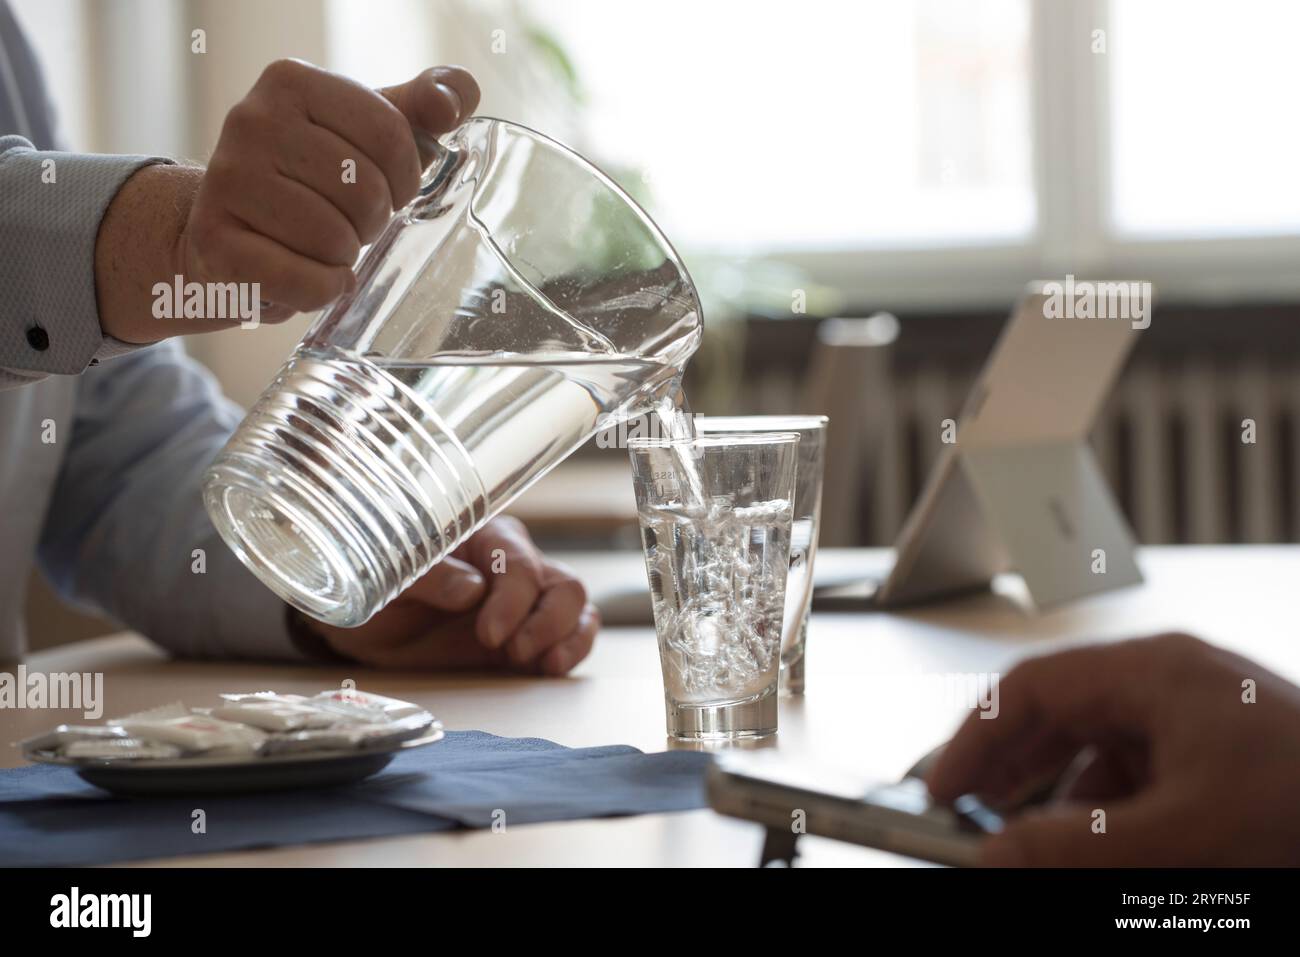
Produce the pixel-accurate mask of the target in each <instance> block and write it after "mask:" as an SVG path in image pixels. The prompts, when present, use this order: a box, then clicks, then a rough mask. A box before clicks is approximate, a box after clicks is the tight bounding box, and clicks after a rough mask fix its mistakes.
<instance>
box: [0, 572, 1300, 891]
mask: <svg viewBox="0 0 1300 957" xmlns="http://www.w3.org/2000/svg"><path fill="white" fill-rule="evenodd" d="M571 558H572V560H571V564H573V565H574V566H575V567H577V568H578V569H579V571H580V572H582V573H583V575H584V577H585V578H586V579H587V580H588V582H589V583H590V585H591V587H592V591H593V593H595V594H600V593H601V592H602V591H604V590H607V589H609V588H617V587H627V586H634V585H637V584H638V583H640V584H644V570H643V567H642V566H641V564H640V557H639V556H638V555H636V554H626V555H624V554H618V555H612V556H611V555H603V554H602V555H596V554H590V553H588V554H579V555H575V556H571ZM888 560H889V555H888V553H887V552H885V551H880V550H859V551H847V550H846V551H834V550H827V551H825V552H823V553H822V554H821V555H819V556H818V571H819V577H823V575H824V576H826V577H837V576H839V575H842V574H844V573H845V572H847V571H857V570H862V571H863V572H873V571H874V572H878V571H880V570H882V569H883V568H885V567H887V563H888ZM1140 563H1141V565H1142V568H1143V570H1144V572H1145V573H1146V575H1147V579H1148V580H1147V583H1146V584H1145V585H1142V586H1138V587H1135V588H1130V589H1126V590H1123V591H1117V592H1113V593H1110V594H1107V595H1102V596H1098V597H1096V598H1093V599H1091V600H1088V601H1084V602H1081V603H1078V604H1075V605H1072V606H1069V607H1066V608H1063V609H1060V610H1056V611H1053V612H1050V613H1046V614H1040V615H1034V614H1030V613H1027V612H1026V611H1025V610H1024V609H1023V607H1022V606H1021V604H1020V603H1019V602H1018V600H1017V598H1016V596H1015V595H1016V593H1015V588H1014V582H1010V583H1001V584H1003V585H1006V586H1007V587H1004V588H1001V589H1000V593H998V594H988V595H982V596H976V597H972V598H967V599H962V600H959V601H954V602H948V603H944V604H941V605H935V606H932V607H929V608H926V609H922V610H911V611H908V612H906V613H884V612H864V613H852V614H833V615H832V614H818V615H815V616H814V619H813V622H812V625H811V630H810V638H809V653H808V671H807V678H808V694H807V695H806V696H805V697H804V698H802V699H785V700H783V702H782V711H781V718H780V721H781V731H780V733H779V734H778V735H776V736H775V737H774V738H773V739H772V740H771V741H770V742H769V743H768V745H767V746H771V747H777V748H780V749H782V750H789V751H791V752H796V753H805V754H808V755H810V756H812V757H813V758H814V759H815V760H818V761H824V762H827V763H831V764H837V765H842V766H850V767H854V768H856V769H860V770H863V771H867V772H870V773H872V774H875V775H879V776H881V777H884V778H891V779H892V778H896V777H897V776H898V775H900V774H901V773H902V772H903V771H905V770H906V768H908V767H909V766H910V765H911V763H912V762H913V761H914V760H915V759H916V758H917V757H919V756H920V755H921V754H923V753H924V752H925V751H927V750H928V749H929V748H931V747H933V746H934V745H936V744H938V743H940V742H941V741H942V740H944V739H945V738H946V736H947V735H948V734H949V732H950V731H951V730H952V728H953V727H954V726H955V725H956V723H957V722H958V721H959V720H960V718H961V716H962V713H963V712H962V707H961V705H960V704H959V703H958V702H956V701H953V700H950V698H951V696H944V695H942V694H936V693H935V689H936V688H937V687H938V686H939V685H940V684H941V683H942V682H941V680H936V679H942V677H943V676H945V675H949V674H957V673H971V672H983V673H1003V674H1004V673H1005V672H1006V671H1007V669H1009V668H1010V667H1011V665H1012V664H1013V663H1014V662H1015V661H1016V660H1018V659H1020V658H1022V657H1024V656H1027V655H1032V654H1039V653H1043V652H1046V651H1049V650H1051V649H1053V648H1058V647H1062V646H1064V645H1066V644H1069V643H1072V642H1079V641H1086V640H1109V639H1115V638H1120V637H1126V636H1130V635H1136V634H1143V633H1149V632H1154V631H1160V630H1169V629H1181V630H1186V631H1191V632H1193V633H1195V634H1199V635H1201V636H1202V637H1205V638H1207V639H1209V640H1212V641H1215V642H1217V643H1219V644H1223V645H1226V646H1230V647H1232V648H1234V649H1236V650H1238V651H1240V652H1242V653H1244V654H1246V655H1248V656H1250V657H1252V658H1255V659H1256V660H1258V661H1260V662H1261V663H1263V664H1265V665H1267V666H1268V667H1270V668H1272V669H1273V670H1275V671H1277V672H1279V673H1281V674H1283V675H1285V676H1287V677H1289V678H1291V679H1292V680H1300V546H1276V547H1271V546H1243V547H1205V548H1200V547H1193V548H1150V549H1145V550H1143V552H1142V553H1141V556H1140ZM27 667H28V669H29V670H39V671H46V672H49V671H79V672H85V671H91V672H95V671H102V672H104V674H105V677H104V697H105V705H104V714H105V716H112V715H115V714H122V713H125V712H128V711H133V710H137V709H140V708H144V707H150V706H154V705H159V704H165V703H167V702H169V701H175V700H178V699H179V700H183V701H184V702H186V703H187V704H191V705H200V704H203V703H206V702H209V701H212V700H213V699H214V696H215V695H216V694H217V693H218V692H221V691H232V690H234V691H239V690H254V689H261V688H272V689H275V690H278V691H288V692H300V693H314V692H315V691H318V690H321V689H323V688H327V687H336V686H337V685H338V684H339V682H340V681H341V680H343V679H344V678H353V679H355V680H356V682H357V684H358V686H359V687H361V688H363V689H369V690H374V691H377V692H380V693H383V694H390V695H395V696H397V697H400V698H405V699H409V700H412V701H417V702H419V703H420V704H422V705H424V706H426V707H428V708H429V709H430V710H431V711H433V712H434V713H435V714H437V715H438V716H439V717H440V718H441V719H442V720H443V721H444V722H445V724H446V725H447V727H449V728H461V729H470V728H474V729H482V730H485V731H490V732H492V733H494V734H501V735H509V736H535V737H543V738H549V739H551V740H554V741H557V742H559V743H561V744H565V745H570V746H575V747H582V746H589V745H601V744H614V743H621V744H631V745H635V746H636V747H638V748H641V749H643V750H646V751H658V750H663V749H665V748H666V747H669V746H671V745H670V743H669V742H668V741H667V740H666V738H665V734H664V716H663V698H662V683H661V678H660V673H659V662H658V655H657V651H656V647H655V640H654V633H653V630H652V629H650V628H647V627H618V628H607V629H606V630H605V631H604V632H603V633H602V636H601V638H600V640H599V641H598V642H597V646H596V650H595V651H594V652H593V654H592V656H591V657H590V658H589V659H588V660H587V661H585V662H583V663H582V664H581V665H580V666H579V667H578V668H577V669H576V670H575V671H574V673H573V674H572V675H571V676H569V677H567V678H562V679H540V678H513V677H494V676H479V675H462V676H439V675H429V674H394V673H383V672H372V671H364V670H359V669H343V668H333V667H330V668H324V667H303V666H273V665H264V664H250V663H242V662H241V663H198V662H178V661H170V660H168V659H167V658H166V656H165V655H164V654H163V653H162V652H160V651H158V650H157V649H156V648H154V647H153V646H152V645H150V644H149V643H148V642H146V641H145V640H144V639H142V638H140V637H138V636H135V635H130V634H123V635H116V636H112V637H108V638H100V639H96V640H93V641H88V642H81V643H78V644H74V645H67V646H63V647H60V648H56V649H52V650H50V651H46V652H41V653H38V654H34V655H32V656H30V658H29V659H28V661H27ZM8 670H10V671H12V670H13V669H12V667H10V668H9V669H8ZM80 720H81V715H80V714H79V713H75V712H60V711H52V710H43V711H29V710H13V711H8V710H6V711H0V743H7V742H10V741H17V740H21V739H22V738H25V737H27V736H29V735H31V734H35V733H37V732H39V731H42V730H45V729H47V728H49V727H51V726H53V725H55V724H58V723H60V722H63V721H80ZM21 763H22V759H21V755H20V754H19V753H18V751H17V750H16V749H14V748H9V747H0V766H6V767H8V766H15V765H18V764H21ZM761 837H762V835H761V831H760V829H759V828H758V827H756V826H754V825H750V824H747V823H745V822H739V821H732V820H728V819H724V818H721V817H719V816H717V815H715V814H713V813H712V812H711V811H707V810H705V811H696V812H690V813H684V814H661V815H649V816H644V817H638V818H623V819H615V820H602V821H582V822H572V823H563V824H540V825H528V826H519V827H515V828H509V827H507V829H506V830H505V831H504V832H503V833H492V832H487V831H465V832H454V833H443V834H429V835H416V836H403V837H396V838H384V839H379V840H366V841H340V842H336V843H331V844H322V845H308V846H297V847H286V848H278V849H274V850H259V851H248V852H237V853H221V854H214V855H204V856H197V857H190V858H183V859H169V860H167V861H160V862H157V863H166V864H180V865H185V864H194V865H259V866H282V865H285V866H303V865H357V866H375V865H452V866H466V865H540V864H555V865H585V864H593V865H694V864H700V865H736V866H749V865H752V864H753V863H754V862H755V861H756V860H757V855H758V851H759V847H760V844H761ZM802 855H803V856H802V858H801V864H803V865H804V866H815V865H819V864H823V865H825V864H834V865H880V864H908V863H912V862H910V861H907V860H905V859H903V858H898V857H895V856H892V855H888V854H884V853H880V852H875V851H870V850H866V849H861V848H854V847H850V846H847V845H841V844H837V843H835V842H831V841H826V840H820V839H814V838H809V839H805V842H804V844H803V847H802Z"/></svg>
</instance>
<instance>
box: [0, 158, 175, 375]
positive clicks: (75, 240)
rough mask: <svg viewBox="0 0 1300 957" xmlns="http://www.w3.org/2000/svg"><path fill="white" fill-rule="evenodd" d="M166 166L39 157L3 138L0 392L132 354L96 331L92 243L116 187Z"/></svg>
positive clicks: (143, 161)
mask: <svg viewBox="0 0 1300 957" xmlns="http://www.w3.org/2000/svg"><path fill="white" fill-rule="evenodd" d="M170 162H171V160H168V159H164V158H162V157H157V156H153V157H151V156H107V155H98V154H93V153H63V152H58V151H55V150H37V149H33V148H32V144H31V143H29V142H28V141H27V140H25V139H24V138H23V137H21V136H0V289H3V290H4V300H3V303H2V304H0V388H12V387H14V386H19V385H23V384H25V383H27V382H30V381H32V380H33V379H37V378H40V377H42V376H45V375H49V374H56V375H76V374H77V373H79V372H81V371H82V370H83V369H85V368H86V367H87V366H88V365H91V364H92V363H96V362H98V361H99V360H101V359H106V358H110V357H112V356H114V355H118V354H121V353H122V352H125V351H128V350H129V348H130V347H129V346H126V345H125V344H123V343H120V342H118V341H117V340H115V339H113V338H112V337H110V336H106V335H104V333H103V332H102V331H101V329H100V325H99V307H98V304H97V302H96V298H95V240H96V238H97V237H98V235H99V223H100V220H102V219H103V218H104V213H105V211H106V210H107V209H108V206H109V204H110V203H111V202H112V201H113V197H114V196H116V195H117V192H118V190H119V189H121V188H122V184H123V183H125V182H126V181H127V180H128V179H130V178H131V176H132V174H134V173H135V172H136V170H138V169H140V168H141V167H143V166H148V165H150V164H153V163H170Z"/></svg>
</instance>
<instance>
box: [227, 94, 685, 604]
mask: <svg viewBox="0 0 1300 957" xmlns="http://www.w3.org/2000/svg"><path fill="white" fill-rule="evenodd" d="M433 152H434V159H433V162H432V163H431V164H430V166H429V168H428V169H427V171H426V172H425V175H424V178H423V180H422V183H421V188H420V191H419V194H418V195H417V196H416V198H415V199H414V200H412V202H411V203H410V204H409V205H408V206H407V207H406V208H405V209H403V210H401V211H400V212H398V213H397V214H395V215H394V216H393V219H392V221H391V222H390V223H389V224H388V226H387V227H386V229H385V230H384V232H383V234H382V235H381V236H380V237H379V239H377V240H376V241H375V243H374V245H373V246H372V247H371V248H370V250H369V251H368V252H367V254H366V255H365V257H364V258H363V259H362V261H361V264H360V266H359V267H358V270H357V287H356V289H355V291H353V292H352V293H350V294H348V295H346V296H345V297H343V298H342V299H340V300H338V301H337V302H336V303H334V305H333V306H331V307H330V308H329V309H328V311H326V312H325V313H324V314H323V315H322V316H321V317H320V318H319V319H318V320H317V321H316V322H315V323H314V324H313V325H312V327H311V328H310V329H309V330H308V332H307V334H306V335H305V336H304V337H303V340H302V342H301V344H300V345H299V346H298V348H297V349H296V350H295V351H294V353H293V354H292V356H290V358H289V360H288V362H286V363H285V365H284V366H283V368H281V370H280V371H279V373H278V374H277V375H276V377H275V379H274V381H272V383H271V384H270V385H269V386H268V387H267V389H266V391H265V392H263V393H262V395H261V397H260V398H259V399H258V400H257V402H256V404H255V405H254V406H253V408H252V410H251V411H250V412H249V413H248V416H247V417H246V418H245V419H244V421H243V422H242V423H241V424H240V426H239V428H238V429H237V430H236V431H235V433H234V435H232V436H231V438H230V441H229V442H228V443H227V444H226V446H225V448H224V449H223V450H222V451H221V453H220V454H219V455H218V456H217V458H216V460H215V461H214V462H213V464H212V466H211V467H210V468H209V469H208V471H207V473H206V474H205V476H204V483H203V498H204V504H205V505H206V507H207V510H208V514H209V515H210V516H211V517H212V521H213V522H214V524H215V525H216V527H217V530H218V531H219V532H220V534H221V536H222V538H223V539H225V541H226V543H227V544H229V545H230V547H231V548H232V549H233V550H234V551H235V553H236V554H237V555H238V556H239V558H240V559H241V560H242V561H243V562H244V564H245V565H247V566H248V567H249V568H250V569H251V570H252V571H253V572H254V573H255V574H256V575H257V576H258V577H259V578H260V579H261V580H262V581H263V582H265V583H266V585H267V586H268V587H270V588H271V589H272V590H273V591H275V592H276V593H277V594H278V595H280V596H281V597H282V598H284V600H285V601H287V602H289V603H290V604H291V605H293V606H294V607H296V608H298V609H300V610H301V611H303V612H305V613H306V614H308V615H311V616H312V617H314V618H317V619H319V620H321V621H325V622H329V623H331V624H335V625H341V626H355V625H359V624H361V623H362V622H364V621H366V620H367V619H368V618H370V617H371V616H372V615H373V614H374V613H375V612H377V611H378V610H379V609H380V608H382V607H383V606H384V605H385V604H387V603H388V602H389V601H390V600H391V599H392V598H394V597H395V596H396V595H397V594H398V593H400V592H401V591H403V590H404V589H405V588H406V587H407V586H409V585H410V584H411V583H412V582H413V581H415V580H416V579H417V578H419V577H420V576H421V575H423V574H424V573H425V572H427V571H428V570H429V568H430V567H432V566H433V565H434V564H435V563H436V562H438V561H439V560H440V559H441V558H442V557H443V556H444V555H446V554H448V553H449V552H451V551H452V550H453V549H455V548H456V547H457V546H458V545H460V543H461V542H462V541H464V540H465V539H466V538H467V537H468V536H469V535H471V534H472V533H473V532H474V531H475V530H476V529H478V528H479V527H480V526H481V525H482V524H483V523H484V522H486V521H487V520H488V519H489V518H491V517H492V516H493V515H495V514H497V513H498V512H500V511H501V510H502V509H503V508H505V507H506V506H507V505H508V504H509V503H510V502H511V501H512V500H513V499H514V498H515V497H516V496H518V495H519V494H520V493H521V492H523V491H524V490H525V489H526V488H528V486H529V485H531V484H532V483H533V482H534V481H536V480H537V479H538V478H540V477H541V476H542V475H544V474H545V473H546V472H547V471H548V470H550V469H551V468H552V467H553V466H555V465H556V464H558V463H559V462H560V461H561V460H563V459H564V458H565V457H566V456H567V455H569V453H571V452H573V451H574V450H575V449H577V448H578V446H580V445H582V444H583V442H585V441H586V440H587V439H588V438H590V437H591V436H592V435H593V434H594V433H595V432H596V431H597V425H600V426H602V427H604V426H607V425H609V424H610V422H611V420H613V421H617V420H618V419H619V418H621V417H627V416H632V415H637V414H640V413H642V412H645V411H647V410H648V409H649V408H651V407H652V406H653V405H654V404H656V403H657V402H658V401H659V399H660V398H661V397H662V396H663V395H665V394H667V393H669V392H671V391H672V390H674V389H676V388H677V386H678V383H679V380H680V377H681V372H682V368H683V366H684V364H685V362H686V360H687V358H688V357H689V356H690V355H691V354H692V353H693V352H694V351H695V348H696V346H697V345H698V343H699V338H700V334H701V327H700V321H701V319H700V317H701V311H700V304H699V299H698V297H697V295H696V292H695V288H694V285H693V284H692V282H691V279H690V276H689V275H688V274H687V272H686V268H685V267H684V266H683V265H682V263H681V260H680V259H679V257H678V256H677V254H676V252H675V251H674V250H673V248H672V247H671V246H670V245H669V243H668V240H667V239H666V238H664V236H663V234H662V233H660V231H659V230H658V228H657V227H656V226H655V225H654V223H653V222H651V221H650V218H649V217H648V216H647V215H646V214H645V213H644V212H643V211H642V210H641V209H640V207H638V206H637V205H636V203H635V202H633V201H632V199H631V198H629V197H628V196H627V194H626V193H624V192H623V190H621V189H620V188H619V187H618V186H617V185H615V184H614V183H613V182H612V181H611V180H610V179H609V178H608V177H607V176H605V175H604V174H603V173H601V172H600V171H599V170H598V169H596V168H595V167H594V166H592V165H591V164H590V163H588V162H587V161H586V160H584V159H583V158H582V157H580V156H578V155H577V154H576V153H574V152H572V151H571V150H569V149H567V148H566V147H564V146H562V145H560V144H559V143H556V142H555V141H553V140H551V139H548V138H547V137H545V136H542V135H541V134H539V133H536V132H533V131H532V130H529V129H526V128H524V127H522V126H518V125H516V124H514V123H508V122H505V121H502V120H494V119H488V118H474V119H471V120H469V121H467V122H466V123H464V124H462V125H461V126H460V127H459V128H457V129H456V130H454V131H452V132H451V133H448V134H446V135H445V136H444V137H443V138H442V139H441V140H440V141H439V142H438V143H437V144H434V149H433Z"/></svg>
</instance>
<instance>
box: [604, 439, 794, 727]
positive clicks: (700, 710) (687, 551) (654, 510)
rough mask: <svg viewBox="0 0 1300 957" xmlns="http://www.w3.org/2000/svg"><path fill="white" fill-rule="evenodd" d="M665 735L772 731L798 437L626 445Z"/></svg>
mask: <svg viewBox="0 0 1300 957" xmlns="http://www.w3.org/2000/svg"><path fill="white" fill-rule="evenodd" d="M628 451H629V454H630V455H631V459H632V476H633V484H634V487H635V491H636V500H637V512H638V517H639V519H640V524H641V540H642V544H643V546H644V549H645V563H646V573H647V576H648V578H649V580H650V592H651V597H652V599H653V605H654V619H655V633H656V636H657V638H658V642H659V659H660V663H661V664H662V666H663V676H664V704H665V710H666V715H667V724H668V733H669V735H671V736H673V737H678V738H715V739H716V738H753V737H761V736H763V735H768V734H772V733H773V732H775V731H776V729H777V676H778V674H779V672H780V666H781V628H782V612H783V609H784V606H785V598H786V576H787V574H788V572H789V567H790V527H791V520H792V518H793V514H794V511H793V501H794V492H795V470H796V466H797V463H798V452H799V436H798V434H797V433H794V432H775V433H766V434H762V435H754V434H750V435H726V434H715V435H697V436H696V437H694V438H672V439H649V438H647V439H639V438H638V439H631V440H629V441H628Z"/></svg>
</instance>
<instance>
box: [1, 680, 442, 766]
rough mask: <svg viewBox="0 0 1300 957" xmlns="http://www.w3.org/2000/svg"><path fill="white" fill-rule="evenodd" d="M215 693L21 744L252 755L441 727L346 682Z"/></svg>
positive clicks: (114, 755)
mask: <svg viewBox="0 0 1300 957" xmlns="http://www.w3.org/2000/svg"><path fill="white" fill-rule="evenodd" d="M220 697H221V703H220V704H218V705H216V706H214V707H211V708H187V707H186V706H185V705H183V704H181V703H180V702H177V703H175V704H169V705H164V706H162V707H160V708H153V709H151V710H149V711H141V712H139V713H137V714H132V715H127V716H126V717H124V718H116V719H113V720H110V721H107V722H105V723H104V724H102V725H68V724H62V725H59V726H58V727H57V728H55V729H54V730H53V731H49V732H46V733H45V734H41V735H37V736H36V737H34V738H28V739H27V740H26V741H24V742H22V747H23V750H24V752H25V753H28V754H30V753H32V752H36V751H40V752H44V753H46V754H53V755H57V756H60V757H65V758H71V759H91V760H95V759H99V760H104V759H108V760H131V761H148V760H160V759H175V758H186V757H199V756H201V757H233V758H239V757H247V758H250V759H254V758H259V757H270V756H274V755H281V754H290V753H302V752H313V751H321V752H325V751H329V752H337V751H349V750H357V749H362V748H364V749H374V748H381V747H387V746H396V745H397V744H399V743H401V742H402V741H407V740H410V739H412V738H417V737H420V736H422V735H424V734H426V733H427V732H429V731H432V730H433V729H435V728H436V727H440V725H439V724H438V722H437V720H436V719H435V718H434V716H433V715H431V714H430V713H429V712H428V711H425V710H424V709H423V708H421V707H420V706H419V705H417V704H412V703H411V702H409V701H399V700H397V699H396V698H386V697H383V696H382V695H377V694H370V693H368V692H363V691H357V690H355V689H351V688H340V689H336V690H332V691H322V692H321V693H320V694H317V695H313V696H311V697H305V696H303V695H296V694H276V693H275V692H272V691H254V692H244V693H234V694H223V695H221V696H220Z"/></svg>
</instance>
